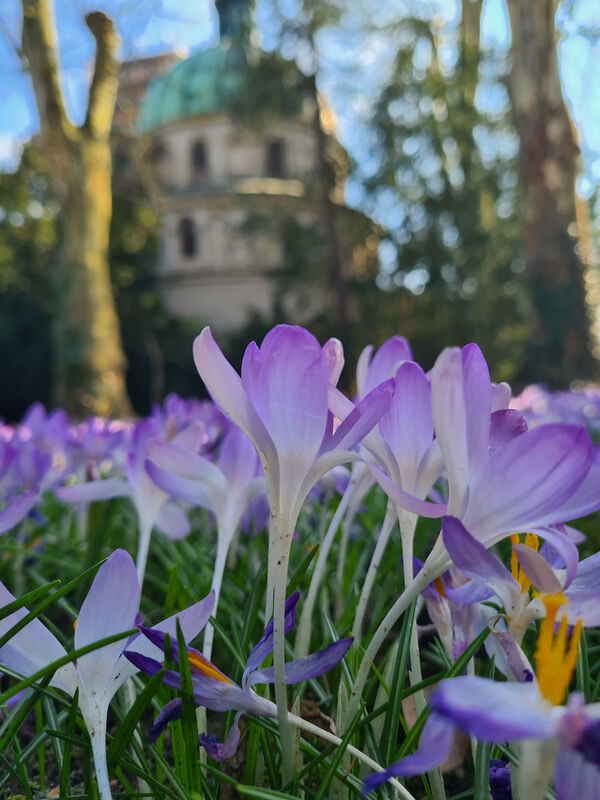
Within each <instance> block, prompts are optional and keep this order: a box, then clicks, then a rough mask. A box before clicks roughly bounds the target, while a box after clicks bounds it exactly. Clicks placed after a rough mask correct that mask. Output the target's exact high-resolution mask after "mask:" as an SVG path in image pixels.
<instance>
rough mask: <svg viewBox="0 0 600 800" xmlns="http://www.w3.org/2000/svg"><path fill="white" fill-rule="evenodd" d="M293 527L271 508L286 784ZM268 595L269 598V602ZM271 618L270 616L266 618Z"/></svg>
mask: <svg viewBox="0 0 600 800" xmlns="http://www.w3.org/2000/svg"><path fill="white" fill-rule="evenodd" d="M293 534H294V525H293V523H290V522H289V520H287V519H283V518H282V517H281V516H280V515H279V514H275V513H274V511H273V509H271V528H270V531H269V537H270V541H269V562H271V560H272V561H273V564H272V570H271V571H270V574H271V579H272V581H273V595H272V597H273V600H272V604H273V666H274V668H275V702H276V704H277V719H278V721H279V733H280V739H281V756H282V758H281V761H282V778H283V783H284V784H286V783H289V781H291V780H292V779H293V777H294V772H295V766H294V741H293V734H292V729H291V727H290V724H289V722H288V706H287V688H286V683H285V593H286V588H287V574H288V562H289V554H290V547H291V544H292V536H293ZM268 600H269V595H268V596H267V601H268ZM268 618H269V616H267V619H268Z"/></svg>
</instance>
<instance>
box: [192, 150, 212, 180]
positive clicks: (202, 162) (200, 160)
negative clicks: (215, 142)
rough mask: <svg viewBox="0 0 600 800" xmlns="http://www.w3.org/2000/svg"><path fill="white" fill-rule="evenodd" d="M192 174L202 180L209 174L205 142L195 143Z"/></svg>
mask: <svg viewBox="0 0 600 800" xmlns="http://www.w3.org/2000/svg"><path fill="white" fill-rule="evenodd" d="M192 172H193V174H194V176H195V177H196V178H200V177H202V176H203V175H206V173H207V172H208V157H207V152H206V144H205V143H204V142H194V146H193V147H192Z"/></svg>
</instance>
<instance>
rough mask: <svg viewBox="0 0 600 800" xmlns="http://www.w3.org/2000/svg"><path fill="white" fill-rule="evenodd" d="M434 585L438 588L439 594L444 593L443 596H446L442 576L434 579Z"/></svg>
mask: <svg viewBox="0 0 600 800" xmlns="http://www.w3.org/2000/svg"><path fill="white" fill-rule="evenodd" d="M433 585H434V586H435V588H436V589H437V590H438V592H439V594H441V595H442V597H446V590H445V588H444V581H443V580H442V579H441V578H436V579H435V580H434V582H433Z"/></svg>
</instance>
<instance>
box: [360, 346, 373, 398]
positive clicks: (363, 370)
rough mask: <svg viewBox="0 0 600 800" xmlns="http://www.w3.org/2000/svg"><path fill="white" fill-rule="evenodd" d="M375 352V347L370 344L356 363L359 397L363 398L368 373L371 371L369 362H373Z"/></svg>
mask: <svg viewBox="0 0 600 800" xmlns="http://www.w3.org/2000/svg"><path fill="white" fill-rule="evenodd" d="M373 350H375V347H374V346H373V345H372V344H368V345H367V346H366V347H365V348H363V350H362V352H361V354H360V355H359V357H358V361H357V362H356V388H357V390H358V396H359V397H362V396H363V394H364V387H365V383H366V382H367V371H368V369H369V362H370V361H371V357H372V355H373Z"/></svg>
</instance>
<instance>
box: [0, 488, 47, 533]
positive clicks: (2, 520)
mask: <svg viewBox="0 0 600 800" xmlns="http://www.w3.org/2000/svg"><path fill="white" fill-rule="evenodd" d="M39 494H40V490H39V488H38V487H37V486H34V487H33V488H32V489H28V490H27V491H26V492H23V493H22V494H20V495H17V497H15V498H14V499H13V500H12V501H11V502H10V503H9V504H8V505H7V506H6V508H4V509H3V510H2V511H0V534H3V533H6V531H9V530H10V529H11V528H14V527H15V525H18V524H19V522H21V520H23V519H25V517H26V516H27V514H29V512H30V511H31V509H32V508H33V504H34V503H35V501H36V500H37V499H38V497H39Z"/></svg>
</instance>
